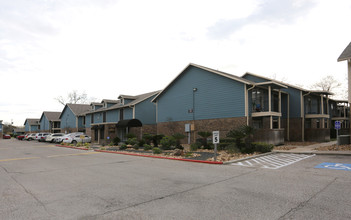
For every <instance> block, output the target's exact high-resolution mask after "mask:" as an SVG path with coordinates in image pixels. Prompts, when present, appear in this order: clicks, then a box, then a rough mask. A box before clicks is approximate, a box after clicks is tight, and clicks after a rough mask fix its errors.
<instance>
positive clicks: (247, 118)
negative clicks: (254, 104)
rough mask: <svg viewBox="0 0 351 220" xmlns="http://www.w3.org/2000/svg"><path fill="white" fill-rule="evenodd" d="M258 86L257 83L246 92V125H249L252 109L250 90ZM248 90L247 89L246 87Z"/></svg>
mask: <svg viewBox="0 0 351 220" xmlns="http://www.w3.org/2000/svg"><path fill="white" fill-rule="evenodd" d="M245 87H246V85H245ZM255 87H256V85H253V86H252V87H251V88H249V89H248V90H247V92H246V98H247V99H246V100H247V112H246V113H247V114H246V125H247V126H249V109H250V107H249V91H250V90H252V89H253V88H255ZM245 90H246V89H245Z"/></svg>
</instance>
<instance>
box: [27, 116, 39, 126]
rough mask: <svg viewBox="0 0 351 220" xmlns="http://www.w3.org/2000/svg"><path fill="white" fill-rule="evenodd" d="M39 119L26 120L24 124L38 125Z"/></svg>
mask: <svg viewBox="0 0 351 220" xmlns="http://www.w3.org/2000/svg"><path fill="white" fill-rule="evenodd" d="M39 120H40V119H39V118H26V120H25V121H24V124H26V123H28V125H39Z"/></svg>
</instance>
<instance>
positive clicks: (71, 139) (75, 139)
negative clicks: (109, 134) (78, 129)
mask: <svg viewBox="0 0 351 220" xmlns="http://www.w3.org/2000/svg"><path fill="white" fill-rule="evenodd" d="M62 142H63V143H69V144H77V143H80V142H83V143H90V142H91V137H89V136H88V135H86V134H75V135H65V136H63V141H62Z"/></svg>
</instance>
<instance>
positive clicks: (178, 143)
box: [172, 133, 186, 150]
mask: <svg viewBox="0 0 351 220" xmlns="http://www.w3.org/2000/svg"><path fill="white" fill-rule="evenodd" d="M172 137H173V138H174V139H175V146H176V148H177V149H180V150H183V149H184V147H183V146H182V145H181V144H180V140H182V139H184V138H185V137H186V136H185V135H184V134H180V133H176V134H174V135H172Z"/></svg>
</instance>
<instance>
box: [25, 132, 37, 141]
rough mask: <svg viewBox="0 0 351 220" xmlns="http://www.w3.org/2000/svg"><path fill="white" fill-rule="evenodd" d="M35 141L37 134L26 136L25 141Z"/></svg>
mask: <svg viewBox="0 0 351 220" xmlns="http://www.w3.org/2000/svg"><path fill="white" fill-rule="evenodd" d="M34 139H35V134H34V133H30V134H26V136H24V140H27V141H31V140H34Z"/></svg>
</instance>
